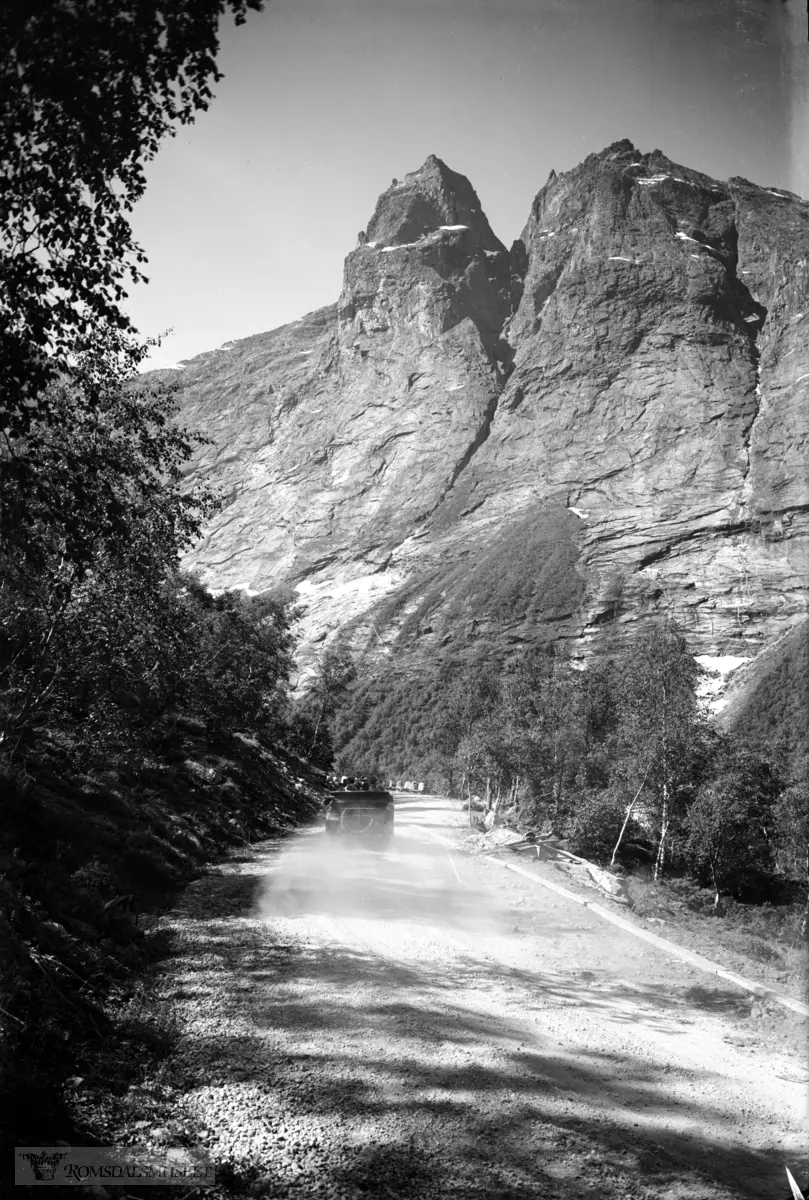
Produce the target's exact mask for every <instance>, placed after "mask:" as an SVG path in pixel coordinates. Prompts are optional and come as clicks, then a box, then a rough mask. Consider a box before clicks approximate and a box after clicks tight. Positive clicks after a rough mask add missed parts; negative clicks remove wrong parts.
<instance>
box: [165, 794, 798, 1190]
mask: <svg viewBox="0 0 809 1200" xmlns="http://www.w3.org/2000/svg"><path fill="white" fill-rule="evenodd" d="M396 819H397V834H396V837H395V839H394V844H393V846H392V848H391V849H389V850H386V851H373V850H367V849H355V848H352V847H349V846H337V847H335V846H334V845H332V844H330V843H331V839H330V840H329V843H328V844H327V841H326V838H325V836H324V835H323V833H322V832H321V831H320V830H317V829H313V830H306V831H303V832H302V833H300V834H298V835H296V836H295V837H293V838H292V839H291V840H287V841H282V842H278V843H264V844H262V845H261V846H258V847H253V848H251V849H249V850H246V851H245V853H244V854H241V855H238V856H236V857H234V858H233V859H232V860H231V861H229V862H228V863H226V864H225V865H224V866H221V867H218V868H216V869H215V870H214V871H212V872H211V873H210V874H208V875H207V876H206V877H205V878H204V879H202V880H200V881H198V882H197V883H196V884H195V885H192V886H191V887H190V888H189V889H188V891H187V892H186V893H185V896H184V898H183V901H182V903H181V904H180V906H179V907H178V908H177V910H176V911H175V912H174V913H172V914H171V915H170V917H169V918H167V919H166V921H165V925H166V927H167V929H170V930H171V932H172V934H173V939H172V944H173V955H172V957H171V958H170V959H168V960H167V962H166V964H165V973H164V975H163V981H162V988H163V991H164V993H165V996H166V997H167V998H168V999H170V1000H171V1002H172V1004H173V1005H174V1006H175V1009H176V1014H177V1020H178V1023H179V1029H180V1034H181V1036H180V1040H179V1049H178V1052H177V1056H176V1059H175V1061H174V1074H175V1078H177V1079H179V1080H180V1081H181V1084H182V1087H181V1093H182V1094H181V1098H180V1100H179V1103H178V1106H177V1121H178V1127H179V1126H180V1125H182V1126H184V1127H185V1128H186V1129H187V1128H192V1129H193V1130H195V1132H196V1136H197V1137H198V1138H199V1140H201V1141H202V1142H203V1144H205V1145H206V1146H207V1147H208V1148H209V1150H210V1151H211V1153H212V1155H213V1156H214V1158H215V1159H216V1161H217V1163H218V1164H219V1166H220V1180H223V1181H225V1183H226V1184H227V1187H228V1188H229V1189H232V1190H235V1191H239V1190H242V1189H243V1190H245V1191H247V1192H250V1193H252V1194H253V1195H258V1196H267V1197H275V1196H278V1197H282V1196H283V1197H310V1196H311V1197H322V1198H324V1200H327V1198H331V1200H360V1198H366V1197H382V1198H383V1200H384V1198H388V1197H393V1198H401V1200H404V1198H405V1197H406V1198H408V1200H410V1198H412V1200H417V1198H418V1200H433V1198H435V1200H438V1198H439V1197H440V1198H442V1200H456V1198H458V1200H460V1198H462V1197H470V1198H472V1197H476V1198H477V1197H481V1198H482V1197H509V1198H515V1200H516V1198H517V1197H519V1198H521V1200H522V1198H527V1197H544V1198H548V1200H556V1198H559V1200H562V1198H564V1200H573V1198H574V1197H575V1198H576V1200H605V1198H612V1197H632V1198H639V1200H646V1198H647V1197H649V1198H651V1197H655V1198H658V1197H659V1198H663V1197H665V1198H666V1200H714V1198H716V1200H718V1198H720V1197H722V1198H723V1200H724V1198H727V1200H729V1198H731V1197H733V1198H734V1200H754V1198H755V1200H781V1197H786V1196H788V1195H789V1191H788V1188H787V1186H786V1176H785V1173H784V1166H785V1165H787V1166H789V1167H790V1168H791V1170H792V1171H793V1173H794V1174H795V1175H796V1177H797V1178H798V1179H799V1180H800V1181H803V1180H804V1179H805V1178H806V1177H807V1171H809V1156H808V1155H807V1147H806V1129H807V1070H806V1063H805V1059H804V1058H803V1057H802V1056H801V1055H800V1054H798V1053H796V1051H795V1050H794V1048H793V1050H791V1051H790V1050H788V1049H787V1048H786V1046H785V1045H784V1044H780V1043H779V1042H778V1040H774V1039H773V1038H772V1037H770V1036H768V1035H767V1033H766V1031H763V1030H761V1029H760V1028H759V1027H758V1025H757V1024H756V1022H755V1021H754V1020H752V1018H751V998H750V997H749V996H745V995H744V994H743V993H742V992H740V991H739V990H738V989H736V988H733V987H732V986H731V985H729V984H725V983H723V982H722V981H720V980H717V979H715V978H714V977H711V976H708V975H705V974H704V973H702V972H699V971H697V970H694V969H692V968H690V967H688V966H686V965H684V964H683V963H681V962H678V961H677V960H675V959H673V958H672V957H670V956H668V955H667V954H666V953H664V952H663V951H660V950H658V949H656V948H654V947H651V946H649V945H648V944H645V943H643V942H641V941H638V940H637V939H635V938H633V937H632V936H631V935H630V934H628V933H625V932H623V931H622V930H621V929H618V928H615V927H614V926H611V925H609V924H608V923H606V922H604V921H603V920H600V919H599V918H598V917H597V916H596V915H594V914H593V913H591V912H589V911H588V910H587V909H586V908H581V907H580V906H578V905H575V904H573V903H571V902H570V901H568V900H565V899H563V898H562V897H560V896H558V895H556V894H554V893H553V892H551V891H548V890H546V889H544V888H541V887H538V886H537V885H536V884H535V883H533V882H531V881H530V880H527V879H524V878H522V877H520V876H517V875H512V874H511V873H510V872H507V871H503V870H501V869H500V868H498V867H497V866H494V865H491V864H488V863H486V862H485V861H483V860H481V859H470V858H468V857H466V856H464V855H462V854H460V853H456V852H455V851H452V850H449V849H448V848H447V847H446V846H444V845H442V844H438V843H436V842H435V841H434V840H433V839H432V838H431V836H430V834H431V831H435V832H437V833H440V834H444V835H446V834H447V832H450V833H451V831H452V830H453V828H457V827H459V826H461V825H462V824H463V823H464V817H463V815H462V814H461V813H460V812H459V811H458V805H457V802H453V801H448V800H441V799H438V798H434V797H421V796H420V797H417V798H411V799H406V798H404V797H401V798H398V800H397V817H396ZM163 1134H164V1137H169V1138H170V1137H171V1134H172V1130H171V1129H168V1130H167V1131H163Z"/></svg>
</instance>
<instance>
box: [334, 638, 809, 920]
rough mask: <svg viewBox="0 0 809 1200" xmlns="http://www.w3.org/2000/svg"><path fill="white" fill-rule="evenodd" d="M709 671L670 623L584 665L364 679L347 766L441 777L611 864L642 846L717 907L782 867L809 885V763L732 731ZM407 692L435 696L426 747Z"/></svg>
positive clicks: (552, 659) (353, 709)
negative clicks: (706, 685) (717, 709)
mask: <svg viewBox="0 0 809 1200" xmlns="http://www.w3.org/2000/svg"><path fill="white" fill-rule="evenodd" d="M699 678H700V667H699V665H698V664H697V662H696V660H695V659H694V658H693V656H692V655H691V654H690V653H689V651H688V646H687V644H686V640H685V637H684V635H683V633H682V632H681V631H680V630H679V629H678V628H677V626H676V625H675V624H673V623H671V622H666V623H662V624H661V625H660V626H659V627H657V628H655V629H654V630H653V631H652V632H651V633H649V634H648V635H647V636H645V637H642V638H640V639H639V640H638V641H637V642H636V643H634V644H633V645H632V646H631V648H629V649H627V650H626V651H624V652H623V653H620V654H616V655H613V656H607V657H602V658H600V659H599V658H596V659H594V660H593V661H592V662H591V663H590V664H589V665H588V667H587V668H586V669H584V670H583V669H581V665H580V664H574V663H572V662H571V661H570V660H568V659H567V658H566V657H565V656H564V655H562V654H554V653H551V652H543V651H542V650H534V651H529V652H526V653H524V654H523V655H522V656H520V657H518V658H516V659H515V660H514V661H512V662H510V663H507V664H500V663H495V662H493V661H488V662H487V661H485V660H484V661H478V662H477V663H474V664H470V665H467V666H465V667H463V668H462V669H460V670H456V671H455V672H454V673H452V674H447V675H445V676H444V677H443V678H441V677H439V676H436V677H434V678H433V679H432V680H431V681H430V682H429V683H426V682H423V683H421V684H419V682H418V681H417V680H413V679H411V680H409V681H407V683H406V685H405V686H404V687H403V686H402V685H401V684H399V683H397V681H396V680H392V681H391V686H390V687H389V689H388V694H387V696H386V695H385V694H384V689H383V688H382V687H381V681H380V680H376V681H375V684H376V687H377V689H379V690H377V691H376V692H375V691H374V684H373V683H369V682H368V681H358V683H356V684H355V685H354V687H353V689H350V690H349V694H348V698H347V699H346V701H345V702H344V706H343V708H338V712H337V719H336V721H335V735H336V736H335V741H336V746H337V754H338V762H339V763H340V765H341V768H342V769H344V770H346V771H349V772H351V771H353V772H357V771H360V772H362V773H365V774H379V775H382V776H385V777H387V776H390V775H401V774H402V773H405V774H407V775H408V776H413V775H414V774H415V775H419V776H423V775H426V776H427V778H428V781H429V783H430V785H431V786H433V787H435V788H438V789H441V790H447V791H449V792H451V793H453V794H455V795H462V796H463V797H464V798H467V799H468V798H470V797H472V796H475V795H477V796H478V797H480V799H481V801H482V802H483V804H484V805H486V807H489V808H493V809H496V810H499V811H500V812H501V813H502V812H505V811H511V812H513V813H514V814H515V815H516V816H517V817H518V818H519V819H520V820H521V821H522V822H523V823H525V824H528V825H531V826H533V827H535V828H537V829H542V828H544V829H546V830H553V831H554V832H556V833H557V834H559V835H560V836H564V837H569V838H570V839H571V841H572V844H573V845H574V847H575V848H577V849H578V850H579V851H580V852H581V853H584V854H587V855H589V856H592V857H595V858H597V859H600V860H601V861H604V862H613V863H614V862H615V861H616V859H620V857H621V856H622V855H626V854H627V853H630V854H631V853H642V854H643V855H645V856H646V857H647V858H648V861H649V863H650V865H651V867H652V870H653V872H654V877H655V878H660V876H661V875H662V874H663V873H664V871H665V870H666V868H667V867H674V868H676V869H678V870H682V869H686V870H689V871H691V872H693V874H694V875H696V877H697V878H698V879H700V880H701V881H702V882H703V883H704V884H705V885H706V886H709V887H712V888H713V889H714V892H715V897H716V904H717V905H719V903H720V897H721V895H722V894H725V893H735V894H753V889H754V887H755V886H756V885H757V884H758V885H760V884H761V882H762V880H766V879H770V880H772V879H774V878H775V877H776V876H781V877H786V878H792V879H801V880H803V881H804V882H805V883H806V884H807V886H809V776H808V775H807V764H806V759H805V758H803V757H800V756H798V757H794V756H793V757H792V758H787V757H786V756H784V755H783V754H780V753H778V752H775V751H773V750H772V748H771V747H768V746H766V745H756V744H754V743H751V742H749V741H746V740H740V739H738V738H735V737H732V736H730V735H728V734H724V733H720V732H719V731H718V730H717V729H716V727H715V726H714V724H713V723H712V722H711V720H710V719H709V716H708V714H707V711H706V709H705V707H704V705H703V704H702V703H701V701H700V699H699V689H698V684H699ZM406 689H410V692H411V693H412V694H415V693H418V694H419V701H418V702H419V703H420V704H421V713H420V720H421V728H420V731H419V736H418V738H417V739H416V740H415V741H414V740H413V739H412V737H411V725H412V722H413V720H414V717H413V707H414V705H413V699H412V698H411V695H409V694H408V692H407V691H406ZM403 693H404V694H403ZM397 710H398V711H397ZM382 725H387V729H386V730H385V732H383V731H382V729H381V728H379V727H380V726H382ZM378 728H379V733H380V739H379V741H378V742H377V741H376V739H375V737H374V733H375V732H376V731H377V729H378Z"/></svg>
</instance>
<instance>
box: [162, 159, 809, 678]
mask: <svg viewBox="0 0 809 1200" xmlns="http://www.w3.org/2000/svg"><path fill="white" fill-rule="evenodd" d="M808 263H809V205H807V204H806V203H805V202H804V201H802V200H801V199H800V198H799V197H795V196H791V195H789V194H787V193H783V192H780V191H778V190H777V189H765V188H760V187H756V186H754V185H752V184H749V183H747V182H746V181H744V180H741V179H732V180H730V181H729V182H727V183H723V182H718V181H716V180H712V179H710V178H708V177H707V176H705V175H702V174H699V173H698V172H695V171H691V170H689V169H688V168H685V167H681V166H678V165H677V164H674V163H672V162H670V161H669V160H668V159H667V158H666V157H665V155H663V154H662V153H661V152H660V151H654V152H653V153H651V154H641V153H639V152H638V151H637V150H636V149H635V148H634V147H633V146H632V145H631V143H629V142H617V143H615V144H614V145H612V146H610V147H608V148H607V149H606V150H605V151H603V152H602V153H600V154H597V155H591V156H590V157H589V158H588V159H586V160H585V162H583V163H582V164H581V165H580V166H579V167H577V168H576V169H575V170H573V171H570V172H567V173H566V174H564V175H560V176H558V177H557V176H556V175H554V174H553V173H552V174H551V176H550V178H549V180H548V182H547V183H546V185H545V187H543V188H542V189H541V191H540V192H539V193H538V195H537V197H536V199H535V201H534V203H533V205H532V208H531V212H530V215H529V219H528V222H527V224H526V227H525V230H524V231H523V234H522V237H521V238H520V240H519V241H518V242H517V243H515V245H514V246H513V247H512V249H511V251H510V252H507V251H506V249H505V248H504V247H503V245H502V244H501V243H500V242H499V241H498V240H497V238H496V237H495V235H494V234H493V232H492V230H491V228H490V226H489V224H488V221H487V220H486V218H485V216H484V214H483V213H482V211H481V208H480V203H479V201H478V198H477V195H476V194H475V192H474V190H473V188H472V186H471V184H469V182H468V181H467V180H466V179H464V177H463V176H459V175H457V174H456V173H455V172H452V171H451V170H449V168H448V167H446V166H445V164H443V163H442V162H441V161H440V160H439V159H436V158H435V157H433V156H431V157H430V158H428V159H427V161H426V162H425V164H424V165H423V167H422V168H421V169H420V170H419V171H416V172H413V173H412V174H410V175H408V176H406V177H405V178H404V179H403V180H402V181H397V180H394V182H393V184H392V185H391V187H390V188H389V189H388V190H387V191H386V192H384V193H383V195H382V196H381V197H380V200H379V203H378V205H377V208H376V211H375V213H374V215H373V217H372V218H371V221H370V223H369V225H368V227H367V229H366V230H364V231H363V232H362V233H361V234H360V235H359V237H358V244H357V246H356V248H355V249H354V250H353V251H352V252H351V253H350V254H349V256H348V258H347V259H346V264H345V272H344V280H343V288H342V292H341V295H340V298H339V300H338V303H337V305H336V306H335V307H332V308H327V309H321V310H319V312H317V313H313V314H310V315H309V316H307V317H305V318H302V320H300V321H298V322H295V323H293V324H292V325H289V326H285V327H284V328H283V329H280V330H276V331H273V332H272V333H269V334H263V335H258V336H257V337H255V338H249V339H245V340H244V341H241V342H237V343H232V344H231V345H229V346H227V347H224V348H223V349H222V350H221V351H218V352H214V353H212V354H209V355H203V356H200V357H199V358H197V359H194V360H192V361H191V362H190V363H188V364H186V368H185V371H184V373H183V375H182V381H183V391H182V403H183V418H184V420H185V421H186V422H187V423H189V424H191V425H195V426H197V427H200V428H202V429H203V430H204V431H205V432H207V433H208V434H209V436H211V437H212V438H213V439H214V443H215V445H214V447H212V448H206V449H204V450H202V451H201V452H200V454H199V455H198V457H197V459H196V461H195V464H194V470H195V471H196V472H197V473H198V474H200V475H204V476H205V477H206V478H208V479H211V478H214V479H217V480H218V481H219V483H220V486H221V487H222V489H223V493H224V496H225V504H224V507H223V510H222V512H221V514H220V515H219V517H217V518H216V520H215V521H214V522H213V523H212V526H211V529H210V530H209V532H208V535H207V537H206V539H205V541H204V542H203V544H202V545H201V546H200V547H199V548H198V549H197V550H196V551H195V553H194V554H193V555H192V556H191V559H190V564H191V565H192V566H194V567H196V568H197V569H199V570H200V572H201V574H202V575H203V578H205V579H206V580H207V582H209V583H210V584H212V585H213V586H215V587H234V586H247V587H250V588H251V589H253V590H255V591H262V590H265V589H267V588H270V587H272V586H275V585H276V584H278V583H280V582H286V583H287V584H290V585H292V586H294V587H297V588H298V592H299V595H300V596H301V598H303V599H304V600H305V601H306V603H307V604H308V606H309V613H308V616H307V618H306V620H305V622H304V632H305V634H306V636H307V638H308V640H309V642H310V643H316V642H318V641H321V640H322V639H323V638H324V637H327V636H328V635H329V634H330V633H332V632H334V631H335V630H337V629H338V628H344V627H346V625H350V626H351V628H352V630H353V635H354V636H355V640H357V644H359V645H369V646H370V645H372V646H374V647H376V652H378V653H384V654H389V653H391V652H392V651H393V650H394V649H395V648H397V649H398V651H399V652H404V651H407V652H408V653H410V652H412V653H416V654H421V655H422V656H423V655H428V656H429V655H430V654H434V653H449V652H450V651H451V650H452V648H453V646H455V647H456V648H457V646H458V645H460V644H464V645H466V644H468V643H469V641H470V640H472V641H475V640H476V639H477V641H479V642H481V640H482V641H483V642H486V641H487V639H488V641H489V642H490V643H491V644H492V645H497V644H498V643H499V646H500V648H501V649H502V648H503V644H504V643H503V627H506V626H507V628H508V635H507V637H506V642H507V643H508V644H511V645H516V644H523V643H524V642H525V641H526V640H530V639H531V637H532V630H533V636H536V637H548V636H554V637H562V638H565V639H568V640H569V641H570V642H571V643H572V644H574V645H581V644H582V643H584V644H586V643H587V642H588V641H589V640H592V638H593V637H595V636H596V635H597V634H599V632H600V631H601V630H602V629H603V628H604V627H605V626H609V628H610V630H611V632H612V633H613V635H615V634H617V635H618V636H622V635H625V634H626V635H628V634H629V633H631V632H632V631H633V630H634V629H635V628H636V627H637V625H638V622H641V623H642V622H644V621H646V620H648V619H650V618H652V617H654V616H656V615H659V614H662V613H667V614H669V615H672V616H674V617H676V618H677V619H678V620H680V621H681V622H683V623H684V624H686V625H687V627H688V628H689V629H690V631H691V635H692V641H693V644H694V648H695V650H696V651H699V652H701V653H703V654H712V655H717V654H718V655H721V654H723V653H724V654H733V655H735V656H737V657H742V658H743V657H752V656H753V655H755V654H756V653H757V651H758V650H759V649H760V648H761V647H762V646H764V645H766V644H767V643H768V642H769V641H771V640H772V639H774V638H775V637H778V636H780V635H781V634H782V633H783V632H784V630H786V629H788V628H789V627H790V626H791V625H792V624H794V623H797V622H798V621H799V620H800V619H801V618H802V617H803V615H804V614H805V613H806V609H807V580H808V576H809V558H808V555H807V537H808V536H809V531H808V530H807V512H809V494H808V493H809V469H808V468H807V448H808V447H807V441H809V437H808V436H807V412H808V411H809V405H807V396H809V387H807V384H809V342H807V337H806V333H807V322H809V280H807V272H809V266H808V265H807V264H808ZM554 548H555V549H554ZM549 556H550V557H551V558H553V559H554V561H558V563H560V564H563V566H560V567H559V570H558V572H557V574H556V575H554V574H553V571H550V573H549V572H548V571H546V570H545V568H544V566H543V563H545V561H546V560H548V558H549ZM487 564H489V565H488V566H487ZM495 578H496V579H497V581H498V582H497V586H496V587H495V585H494V584H493V583H492V582H491V580H493V579H495ZM484 580H489V582H488V583H486V584H485V586H484V583H483V582H482V581H484ZM532 586H533V589H534V590H533V591H532ZM487 588H488V594H484V593H485V592H486V589H487ZM495 592H496V593H497V595H498V596H500V595H502V597H503V606H505V608H506V609H508V616H507V619H505V620H504V621H503V622H502V627H500V628H498V620H497V614H496V612H494V611H493V609H492V604H491V603H490V600H491V596H492V594H494V593H495ZM543 597H547V601H546V599H543Z"/></svg>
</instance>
